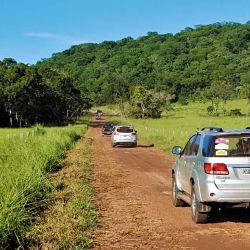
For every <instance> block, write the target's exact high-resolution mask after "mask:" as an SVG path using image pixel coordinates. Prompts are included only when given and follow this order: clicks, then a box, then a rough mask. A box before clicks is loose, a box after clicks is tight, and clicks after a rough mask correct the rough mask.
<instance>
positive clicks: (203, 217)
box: [191, 186, 208, 224]
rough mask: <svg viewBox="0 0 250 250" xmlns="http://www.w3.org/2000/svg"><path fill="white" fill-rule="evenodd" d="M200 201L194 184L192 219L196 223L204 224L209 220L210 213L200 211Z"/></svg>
mask: <svg viewBox="0 0 250 250" xmlns="http://www.w3.org/2000/svg"><path fill="white" fill-rule="evenodd" d="M199 204H200V202H199V201H198V199H197V196H196V193H195V190H194V186H192V191H191V212H192V220H193V221H194V222H195V223H196V224H204V223H206V222H207V221H208V213H200V212H199V210H198V207H199Z"/></svg>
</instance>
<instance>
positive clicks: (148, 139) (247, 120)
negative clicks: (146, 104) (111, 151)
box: [100, 99, 250, 151]
mask: <svg viewBox="0 0 250 250" xmlns="http://www.w3.org/2000/svg"><path fill="white" fill-rule="evenodd" d="M208 105H209V103H200V102H192V103H189V104H187V105H181V104H179V103H177V104H174V105H172V109H171V110H169V111H168V112H167V113H165V114H164V113H163V114H162V117H161V118H158V119H152V118H151V119H149V118H148V119H134V118H130V117H122V116H121V112H120V110H119V107H118V106H114V105H111V106H106V107H100V109H102V110H103V111H104V112H105V111H106V113H107V114H109V115H110V116H109V117H108V119H109V120H110V121H113V122H118V123H125V124H132V125H134V126H135V128H136V129H137V131H138V138H139V140H142V141H144V142H145V143H149V144H152V143H153V144H155V145H156V146H158V147H160V148H161V149H163V150H164V151H170V150H171V148H172V147H173V146H174V145H180V146H185V143H186V141H187V139H188V138H189V136H191V135H192V133H194V132H195V131H196V129H197V128H202V127H204V126H209V125H210V126H218V127H222V128H225V129H237V128H245V127H248V126H249V124H250V116H247V112H248V107H247V105H246V100H245V99H241V100H232V101H228V103H227V109H228V110H234V109H236V108H237V109H239V110H240V111H241V113H242V114H241V115H240V116H239V115H238V116H232V115H229V113H228V114H225V115H223V113H222V110H219V111H220V112H221V116H211V115H209V114H208V113H207V106H208Z"/></svg>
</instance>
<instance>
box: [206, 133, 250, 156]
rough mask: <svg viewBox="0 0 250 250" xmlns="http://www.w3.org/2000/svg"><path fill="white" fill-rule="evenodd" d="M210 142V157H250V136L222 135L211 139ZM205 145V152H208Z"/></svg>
mask: <svg viewBox="0 0 250 250" xmlns="http://www.w3.org/2000/svg"><path fill="white" fill-rule="evenodd" d="M205 141H206V140H205ZM205 141H204V142H205ZM208 141H210V142H209V143H207V146H208V147H210V150H207V154H208V156H210V157H242V156H243V157H244V156H250V134H240V135H220V136H216V137H210V140H208ZM205 144H206V143H205ZM205 144H204V151H206V150H205V147H206V145H205Z"/></svg>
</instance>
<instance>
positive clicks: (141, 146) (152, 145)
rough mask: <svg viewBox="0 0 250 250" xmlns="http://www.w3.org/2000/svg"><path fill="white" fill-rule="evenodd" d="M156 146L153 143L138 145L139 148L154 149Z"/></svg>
mask: <svg viewBox="0 0 250 250" xmlns="http://www.w3.org/2000/svg"><path fill="white" fill-rule="evenodd" d="M154 146H155V145H154V143H152V144H148V145H147V144H139V145H137V147H138V148H153V147H154Z"/></svg>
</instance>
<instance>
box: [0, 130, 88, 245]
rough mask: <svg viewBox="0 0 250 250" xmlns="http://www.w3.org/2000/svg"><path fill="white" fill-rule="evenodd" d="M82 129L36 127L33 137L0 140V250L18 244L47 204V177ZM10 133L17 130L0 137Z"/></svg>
mask: <svg viewBox="0 0 250 250" xmlns="http://www.w3.org/2000/svg"><path fill="white" fill-rule="evenodd" d="M86 128H87V126H86V125H73V126H67V127H53V128H42V127H40V128H39V129H38V130H39V132H38V133H36V134H35V135H34V136H28V137H26V138H23V139H20V138H18V137H17V138H9V139H7V138H1V137H0V168H1V171H0V248H1V249H3V248H6V247H11V248H13V247H14V246H15V244H16V246H18V245H20V244H22V240H20V239H21V238H22V235H23V234H24V233H25V231H26V229H27V228H28V227H29V226H30V225H31V224H32V223H33V222H34V218H35V217H36V216H37V214H38V213H39V211H41V208H42V207H44V206H45V205H46V203H47V202H48V201H49V200H50V199H49V195H48V194H49V192H50V190H51V188H53V187H52V186H51V184H50V181H49V178H48V173H50V172H53V171H55V170H57V163H58V161H59V160H60V159H61V157H62V156H63V155H64V154H65V152H66V150H68V149H69V148H70V147H71V146H72V144H73V143H74V141H75V140H76V139H77V138H79V136H80V135H82V134H83V133H84V132H85V131H86ZM36 130H37V129H36ZM13 131H15V133H20V131H21V130H8V129H0V134H1V135H6V134H8V133H10V132H13ZM22 131H23V130H22Z"/></svg>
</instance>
